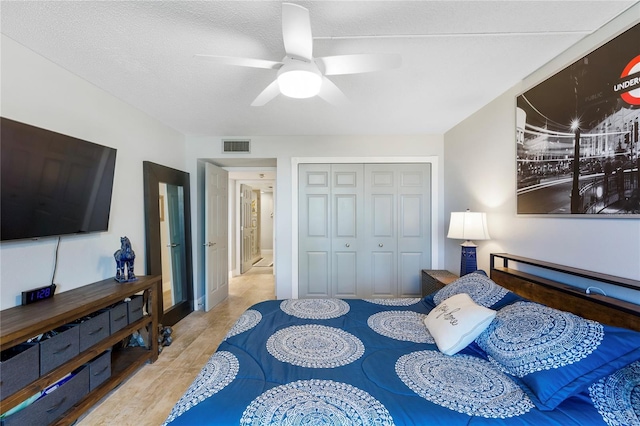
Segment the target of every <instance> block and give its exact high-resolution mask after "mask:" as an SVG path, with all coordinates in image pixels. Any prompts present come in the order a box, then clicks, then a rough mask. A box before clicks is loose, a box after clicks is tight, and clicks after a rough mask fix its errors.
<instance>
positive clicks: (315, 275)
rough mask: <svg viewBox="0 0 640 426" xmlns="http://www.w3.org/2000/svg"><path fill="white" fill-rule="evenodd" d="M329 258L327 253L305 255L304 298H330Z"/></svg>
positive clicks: (309, 252)
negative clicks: (305, 283)
mask: <svg viewBox="0 0 640 426" xmlns="http://www.w3.org/2000/svg"><path fill="white" fill-rule="evenodd" d="M329 256H330V253H329V252H328V251H322V252H313V251H308V252H307V253H306V258H307V262H305V263H306V266H307V268H306V271H305V273H306V277H305V278H306V280H305V281H306V282H307V286H306V294H305V297H331V289H330V286H329V282H330V276H329V273H328V272H329Z"/></svg>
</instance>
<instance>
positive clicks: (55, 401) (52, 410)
mask: <svg viewBox="0 0 640 426" xmlns="http://www.w3.org/2000/svg"><path fill="white" fill-rule="evenodd" d="M87 393H89V369H88V368H87V367H83V368H81V369H79V370H77V371H76V374H75V375H74V376H73V377H72V378H71V379H70V380H69V381H68V382H66V383H64V384H62V385H61V386H60V387H59V388H57V389H56V390H54V391H53V392H51V393H49V394H48V395H45V396H43V397H42V398H40V399H38V400H37V401H35V402H34V403H32V404H31V405H29V406H27V407H26V408H23V409H22V410H20V411H18V412H16V413H14V414H11V415H10V416H7V417H6V418H5V419H4V421H3V425H6V426H13V425H19V426H24V425H48V424H50V423H52V422H53V421H55V420H56V419H57V418H59V417H61V416H62V415H63V414H64V413H65V412H66V411H67V410H68V409H69V408H71V407H72V406H73V405H74V404H75V403H76V402H78V401H80V399H82V398H83V397H84V396H85V395H86V394H87Z"/></svg>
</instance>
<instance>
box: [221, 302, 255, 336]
mask: <svg viewBox="0 0 640 426" xmlns="http://www.w3.org/2000/svg"><path fill="white" fill-rule="evenodd" d="M260 320H262V314H261V313H260V312H259V311H256V310H255V309H249V310H247V311H244V312H243V313H242V315H240V318H238V320H237V321H236V322H235V324H233V327H231V329H230V330H229V332H228V333H227V335H226V336H225V338H224V340H227V339H228V338H230V337H233V336H236V335H238V334H240V333H244V332H245V331H247V330H251V329H252V328H253V327H255V326H256V325H258V323H259V322H260Z"/></svg>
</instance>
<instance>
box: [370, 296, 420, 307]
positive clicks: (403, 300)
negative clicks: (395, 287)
mask: <svg viewBox="0 0 640 426" xmlns="http://www.w3.org/2000/svg"><path fill="white" fill-rule="evenodd" d="M362 300H364V301H365V302H369V303H373V304H375V305H382V306H411V305H415V304H416V303H418V302H419V301H421V300H422V299H421V298H419V297H394V298H391V299H362Z"/></svg>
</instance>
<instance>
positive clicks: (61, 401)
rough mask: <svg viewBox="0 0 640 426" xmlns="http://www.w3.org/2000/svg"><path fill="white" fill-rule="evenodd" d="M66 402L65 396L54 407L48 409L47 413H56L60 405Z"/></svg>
mask: <svg viewBox="0 0 640 426" xmlns="http://www.w3.org/2000/svg"><path fill="white" fill-rule="evenodd" d="M66 400H67V397H66V396H65V397H64V398H62V399H61V400H60V402H59V403H58V404H57V405H54V406H53V407H51V408H49V409H48V410H47V413H53V412H54V411H56V410H57V409H58V408H60V406H62V404H63V403H64V402H65V401H66Z"/></svg>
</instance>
